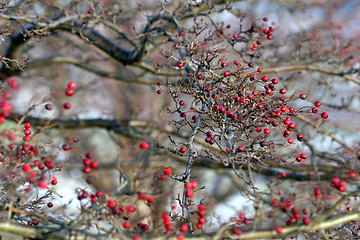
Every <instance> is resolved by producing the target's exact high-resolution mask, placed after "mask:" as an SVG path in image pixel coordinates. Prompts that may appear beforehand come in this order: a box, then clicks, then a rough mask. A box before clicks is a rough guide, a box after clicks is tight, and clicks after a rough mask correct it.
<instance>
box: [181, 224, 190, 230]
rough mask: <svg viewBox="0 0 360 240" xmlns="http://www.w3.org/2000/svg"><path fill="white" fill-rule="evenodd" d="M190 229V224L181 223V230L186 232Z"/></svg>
mask: <svg viewBox="0 0 360 240" xmlns="http://www.w3.org/2000/svg"><path fill="white" fill-rule="evenodd" d="M188 229H189V227H188V225H186V224H183V225H181V227H180V231H181V232H186V231H187V230H188Z"/></svg>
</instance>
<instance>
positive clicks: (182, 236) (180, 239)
mask: <svg viewBox="0 0 360 240" xmlns="http://www.w3.org/2000/svg"><path fill="white" fill-rule="evenodd" d="M176 239H177V240H184V239H185V235H184V234H179V235H177V237H176Z"/></svg>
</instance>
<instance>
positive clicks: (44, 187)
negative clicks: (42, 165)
mask: <svg viewBox="0 0 360 240" xmlns="http://www.w3.org/2000/svg"><path fill="white" fill-rule="evenodd" d="M39 187H40V188H42V189H46V188H47V183H46V182H45V181H40V182H39Z"/></svg>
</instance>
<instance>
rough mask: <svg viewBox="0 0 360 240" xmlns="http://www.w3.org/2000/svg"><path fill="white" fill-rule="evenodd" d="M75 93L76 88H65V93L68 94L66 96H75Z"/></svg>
mask: <svg viewBox="0 0 360 240" xmlns="http://www.w3.org/2000/svg"><path fill="white" fill-rule="evenodd" d="M74 93H75V91H74V89H71V88H67V89H66V90H65V94H66V96H68V97H71V96H73V95H74Z"/></svg>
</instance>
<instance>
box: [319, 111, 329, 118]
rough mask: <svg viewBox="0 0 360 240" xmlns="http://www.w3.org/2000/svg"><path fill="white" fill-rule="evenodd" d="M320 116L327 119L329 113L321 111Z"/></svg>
mask: <svg viewBox="0 0 360 240" xmlns="http://www.w3.org/2000/svg"><path fill="white" fill-rule="evenodd" d="M321 117H322V118H323V119H327V118H328V117H329V114H328V113H327V112H323V113H322V114H321Z"/></svg>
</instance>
